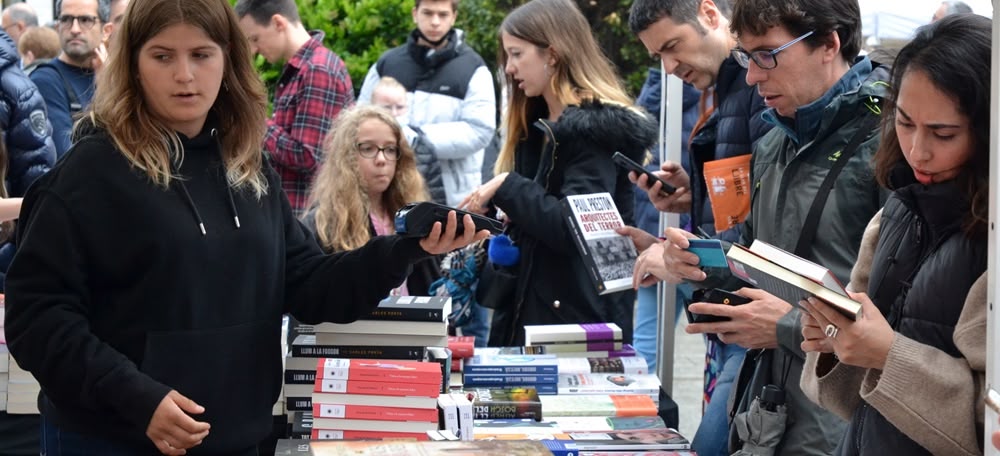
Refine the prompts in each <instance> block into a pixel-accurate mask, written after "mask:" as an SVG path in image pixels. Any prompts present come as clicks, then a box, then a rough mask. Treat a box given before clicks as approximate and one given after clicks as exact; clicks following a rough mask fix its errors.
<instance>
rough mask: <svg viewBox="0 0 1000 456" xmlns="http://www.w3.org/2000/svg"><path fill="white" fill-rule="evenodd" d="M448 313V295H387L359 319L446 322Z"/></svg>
mask: <svg viewBox="0 0 1000 456" xmlns="http://www.w3.org/2000/svg"><path fill="white" fill-rule="evenodd" d="M450 313H451V297H449V296H389V297H388V298H385V299H383V300H382V302H380V303H379V304H378V307H376V308H375V310H373V311H372V312H371V313H369V314H368V315H366V316H364V317H361V319H362V320H396V321H433V322H447V321H448V314H450Z"/></svg>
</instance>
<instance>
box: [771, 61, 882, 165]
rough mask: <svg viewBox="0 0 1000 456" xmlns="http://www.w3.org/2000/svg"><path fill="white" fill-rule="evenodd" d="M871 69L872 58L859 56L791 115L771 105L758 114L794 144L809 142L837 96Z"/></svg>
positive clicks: (856, 84) (858, 84) (855, 85)
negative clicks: (824, 89)
mask: <svg viewBox="0 0 1000 456" xmlns="http://www.w3.org/2000/svg"><path fill="white" fill-rule="evenodd" d="M871 72H872V63H871V60H868V57H858V59H857V60H855V62H854V65H853V66H852V67H851V68H850V69H848V70H847V73H844V75H843V76H841V78H840V80H838V81H837V82H836V83H835V84H834V85H833V87H830V89H829V90H827V91H826V93H824V94H823V96H821V97H819V98H818V99H816V100H815V101H813V102H812V103H809V104H807V105H805V106H801V107H799V108H798V109H796V110H795V118H794V119H792V118H788V117H783V116H781V115H779V114H778V111H776V110H775V109H774V108H769V109H767V110H765V111H764V112H763V113H762V114H761V116H762V117H763V119H764V121H765V122H768V123H770V124H772V125H774V126H775V127H778V128H780V129H781V130H782V131H783V132H785V134H786V135H787V136H788V137H789V138H790V139H791V140H792V141H793V142H795V143H796V144H798V145H802V144H808V143H809V142H810V141H812V140H813V139H815V137H816V134H817V133H818V132H819V129H820V128H819V127H820V123H821V122H822V121H823V118H824V117H825V116H826V114H827V112H826V110H827V107H828V106H830V105H831V104H833V102H834V100H836V99H837V97H839V96H841V95H844V94H846V93H851V92H854V91H857V90H858V88H859V87H861V83H862V82H863V81H865V80H866V79H867V78H868V76H869V75H870V74H871Z"/></svg>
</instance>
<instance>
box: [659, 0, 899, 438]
mask: <svg viewBox="0 0 1000 456" xmlns="http://www.w3.org/2000/svg"><path fill="white" fill-rule="evenodd" d="M733 6H734V7H733V18H732V22H731V28H732V31H733V32H734V33H735V34H736V35H737V38H738V41H739V46H738V47H737V48H736V50H734V51H733V55H734V57H736V59H737V60H738V61H739V62H740V63H741V65H744V66H746V68H747V83H748V84H750V85H756V86H757V90H758V92H759V93H760V95H761V96H763V97H764V102H765V104H766V105H767V106H768V108H769V109H768V110H766V111H765V112H764V113H763V116H764V119H765V120H767V121H768V122H770V123H772V124H774V126H775V128H774V129H772V130H771V131H770V132H769V133H768V134H767V135H765V136H764V137H763V138H761V140H760V142H759V143H758V144H757V147H756V148H755V149H754V155H753V160H752V164H751V179H752V180H753V182H752V184H751V189H752V190H751V192H752V193H751V201H752V205H751V210H750V214H749V216H748V217H747V219H746V221H745V222H744V224H743V225H742V234H741V238H740V241H739V242H740V243H741V244H743V245H749V244H750V243H751V242H752V241H753V240H755V239H760V240H762V241H766V242H768V243H770V244H773V245H775V246H777V247H780V248H782V249H785V250H787V251H790V252H794V253H796V254H798V255H799V256H802V257H804V258H807V259H809V260H812V261H814V262H817V263H819V264H822V265H824V266H826V267H828V268H829V269H830V270H831V271H833V273H834V274H835V275H836V276H837V277H838V278H839V279H840V280H841V281H842V282H843V283H847V279H848V278H849V274H850V270H851V267H852V266H853V264H854V261H855V259H856V257H857V253H858V246H859V244H860V241H861V235H862V233H863V231H864V228H865V226H866V224H867V222H868V220H869V219H871V217H872V216H873V215H874V214H875V213H876V212H877V211H878V209H879V208H880V207H881V206H882V203H883V202H884V200H885V195H884V194H883V193H882V191H881V190H880V189H879V187H878V186H877V185H876V183H875V180H874V176H873V173H872V170H871V168H870V162H871V158H872V156H873V155H874V153H875V150H876V149H877V146H878V140H879V136H878V128H877V125H878V124H877V121H878V118H879V114H880V113H881V109H880V107H881V102H882V98H883V96H884V95H885V93H886V89H887V86H886V83H885V82H884V81H886V80H888V71H887V70H886V69H885V68H884V67H879V66H878V65H877V64H873V63H872V62H871V61H870V60H869V59H868V58H866V57H861V58H859V57H858V52H859V50H860V46H861V18H860V7H859V6H858V2H857V0H830V1H825V2H815V1H807V0H788V1H783V2H772V1H769V0H736V2H735V4H734V5H733ZM689 237H692V235H690V234H689V233H686V232H683V231H681V230H676V229H672V230H670V231H669V232H668V233H667V240H666V241H665V243H666V245H665V246H664V257H663V261H664V272H663V273H662V274H661V275H663V276H664V277H661V278H663V279H665V280H669V281H673V282H680V281H682V280H688V281H691V282H693V283H694V284H695V286H697V287H700V288H723V289H727V290H736V289H740V291H739V293H740V294H742V295H744V296H747V297H749V298H751V299H753V301H752V302H751V303H749V304H745V305H741V306H728V305H722V304H708V303H696V304H692V305H691V306H690V310H691V312H693V313H698V314H709V315H718V316H723V317H728V318H730V320H729V321H724V322H718V323H702V324H691V325H689V326H688V327H687V331H688V332H691V333H715V334H718V335H719V338H720V339H722V340H723V341H724V342H726V343H735V344H738V345H741V346H744V347H746V348H748V349H754V350H752V351H750V352H748V353H747V356H746V361H745V362H744V373H745V374H746V375H745V376H742V375H741V377H742V378H741V381H740V383H739V387H737V388H734V392H733V396H732V397H731V400H732V402H733V406H732V407H734V408H735V410H733V411H734V412H737V415H736V419H735V423H736V425H735V426H734V428H739V427H744V428H745V427H746V426H745V424H746V420H742V421H741V418H745V417H744V416H741V415H740V414H739V413H742V412H745V411H746V410H747V409H748V408H750V407H752V406H753V405H754V404H753V399H755V398H757V397H758V396H760V395H761V391H762V389H763V387H764V386H765V385H769V386H774V387H777V388H780V389H781V390H783V400H784V402H785V404H784V405H785V406H786V407H787V408H786V410H787V415H788V416H787V422H786V424H785V425H784V426H783V427H784V429H776V430H773V431H775V434H776V435H777V436H780V437H778V438H776V439H775V440H774V441H773V442H772V444H770V445H769V446H771V447H772V448H774V449H776V453H774V454H779V455H810V456H811V455H826V454H830V453H832V452H833V450H834V448H835V446H836V445H837V443H838V442H839V441H840V437H841V435H842V433H843V430H844V424H845V423H844V422H843V421H842V420H840V418H838V417H836V416H834V415H833V414H830V413H829V412H826V411H825V410H823V409H822V408H820V407H819V406H817V405H816V404H813V403H812V402H811V401H810V400H809V399H808V398H806V397H805V396H804V395H803V393H802V391H801V389H800V388H799V377H800V376H801V372H802V364H803V360H804V354H803V353H802V350H801V348H800V343H801V341H802V332H801V323H800V320H799V310H798V308H796V307H795V303H788V302H785V301H782V300H780V299H778V298H776V297H775V296H773V295H771V294H770V293H768V292H767V291H764V290H757V289H750V288H745V287H747V285H746V284H745V283H742V282H741V281H739V280H738V279H735V278H734V276H732V275H731V274H730V273H729V271H728V270H727V269H723V270H712V269H709V268H706V269H705V270H702V269H701V268H699V267H698V265H697V263H698V258H697V257H696V256H695V255H694V254H692V253H690V252H687V251H685V250H684V249H685V248H687V247H688V241H687V239H688V238H689ZM741 288H742V289H741ZM743 431H746V429H743ZM764 431H766V430H764ZM759 432H762V430H759V429H758V430H755V433H759ZM745 443H747V444H748V445H744V444H745ZM754 443H757V442H755V438H754V436H747V435H746V433H745V432H741V433H740V435H737V433H736V432H735V430H734V432H732V433H731V438H730V446H731V448H730V449H731V450H733V451H737V450H741V449H742V450H744V452H743V453H741V454H757V451H758V450H757V449H755V448H754ZM768 454H770V453H768Z"/></svg>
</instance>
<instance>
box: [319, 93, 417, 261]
mask: <svg viewBox="0 0 1000 456" xmlns="http://www.w3.org/2000/svg"><path fill="white" fill-rule="evenodd" d="M368 119H376V120H379V121H382V122H383V123H385V124H386V125H388V126H389V127H390V128H391V129H392V133H393V135H394V136H395V137H396V144H397V145H398V146H399V159H398V160H397V161H396V173H395V174H394V175H393V177H392V182H391V183H390V184H389V188H388V189H386V191H385V192H383V193H382V207H383V208H384V209H385V210H386V212H388V214H389V215H390V216H392V215H394V214H395V213H396V211H398V210H399V208H401V207H403V206H404V205H405V204H406V203H409V202H413V201H427V200H428V199H430V198H429V197H428V196H427V189H426V187H425V186H424V179H423V178H422V177H421V176H420V172H418V171H417V160H416V157H415V156H414V154H413V149H411V148H410V145H409V144H408V143H407V141H406V138H405V137H404V136H403V129H402V127H400V126H399V123H398V122H396V119H395V118H394V117H392V115H391V114H389V112H388V111H386V110H385V109H382V108H380V107H377V106H372V105H358V106H355V107H353V108H350V109H348V110H345V111H342V112H341V113H340V115H339V116H338V117H337V120H336V121H335V123H334V126H333V129H332V130H330V133H329V134H328V135H327V136H326V139H325V140H324V141H323V152H324V156H325V161H324V162H323V164H322V165H320V168H319V171H318V172H317V173H316V178H315V179H314V180H313V187H312V189H311V191H310V192H309V207H310V209H314V210H315V220H316V235H317V237H318V238H319V242H320V245H321V246H323V248H324V249H325V250H327V251H342V250H351V249H356V248H358V247H361V246H362V245H364V244H365V243H366V242H368V241H369V240H370V239H371V237H372V235H371V232H370V231H369V223H370V222H369V218H368V217H369V216H368V214H369V210H370V206H371V205H370V204H369V201H368V191H367V190H366V189H365V186H364V183H363V182H362V181H361V176H360V173H359V172H358V159H359V157H360V154H359V153H358V147H357V141H358V129H359V128H360V126H361V123H362V122H364V121H366V120H368Z"/></svg>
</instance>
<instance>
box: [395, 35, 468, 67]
mask: <svg viewBox="0 0 1000 456" xmlns="http://www.w3.org/2000/svg"><path fill="white" fill-rule="evenodd" d="M445 37H446V39H447V40H448V42H447V43H445V45H444V46H443V47H442V48H441V49H433V48H430V47H427V46H424V45H422V44H418V43H419V41H418V40H419V38H420V30H417V29H414V30H413V31H412V32H410V37H409V38H407V40H406V44H407V49H408V50H409V52H410V57H412V58H413V60H414V61H416V62H417V63H418V64H420V66H422V67H430V68H437V67H438V66H440V65H441V64H443V63H444V62H447V61H449V60H451V59H452V58H454V57H455V56H456V55H458V50H459V49H458V48H459V46H460V45H461V44H462V32H461V31H460V30H458V29H456V28H452V29H451V30H449V31H448V34H447V35H445Z"/></svg>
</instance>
